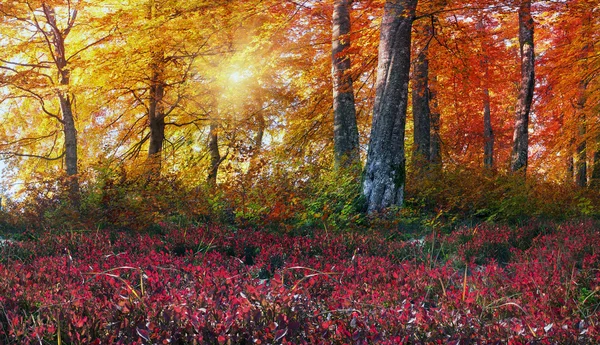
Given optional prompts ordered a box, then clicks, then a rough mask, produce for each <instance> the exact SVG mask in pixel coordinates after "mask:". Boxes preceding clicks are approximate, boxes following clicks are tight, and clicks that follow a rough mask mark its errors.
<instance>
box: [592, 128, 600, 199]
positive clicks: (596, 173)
mask: <svg viewBox="0 0 600 345" xmlns="http://www.w3.org/2000/svg"><path fill="white" fill-rule="evenodd" d="M590 187H592V188H595V189H598V188H599V187H600V135H597V136H596V148H595V150H594V162H593V163H592V176H591V178H590Z"/></svg>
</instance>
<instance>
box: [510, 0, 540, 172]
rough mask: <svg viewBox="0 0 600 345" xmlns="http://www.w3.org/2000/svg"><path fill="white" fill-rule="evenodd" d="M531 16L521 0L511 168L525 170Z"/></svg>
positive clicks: (531, 61) (531, 72)
mask: <svg viewBox="0 0 600 345" xmlns="http://www.w3.org/2000/svg"><path fill="white" fill-rule="evenodd" d="M533 26H534V24H533V17H531V1H528V0H522V2H521V4H520V6H519V44H520V51H521V85H520V89H519V97H518V100H517V110H516V114H515V129H514V135H513V150H512V156H511V170H512V171H515V172H516V171H522V172H523V173H525V172H526V170H527V154H528V150H529V132H528V130H529V111H530V109H531V102H532V100H533V89H534V86H535V72H534V66H535V56H534V50H533Z"/></svg>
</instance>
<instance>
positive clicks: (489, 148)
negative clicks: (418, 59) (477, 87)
mask: <svg viewBox="0 0 600 345" xmlns="http://www.w3.org/2000/svg"><path fill="white" fill-rule="evenodd" d="M476 29H477V31H478V33H479V36H480V38H481V40H482V42H481V52H482V56H481V59H480V63H479V66H480V67H481V69H482V71H483V78H482V80H481V91H482V95H483V166H484V167H485V168H486V169H493V167H494V131H493V128H492V111H491V104H490V103H491V102H490V90H489V88H488V80H490V75H489V60H488V56H487V50H488V44H487V42H486V41H485V40H486V33H485V24H484V21H483V18H481V19H480V20H479V21H478V22H477V25H476Z"/></svg>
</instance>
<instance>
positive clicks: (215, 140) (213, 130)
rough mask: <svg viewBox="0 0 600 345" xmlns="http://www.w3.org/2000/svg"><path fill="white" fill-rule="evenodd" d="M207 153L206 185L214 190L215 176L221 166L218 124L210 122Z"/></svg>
mask: <svg viewBox="0 0 600 345" xmlns="http://www.w3.org/2000/svg"><path fill="white" fill-rule="evenodd" d="M208 136H209V138H208V151H209V153H210V168H209V171H208V178H207V183H208V185H209V186H210V187H212V188H214V187H215V186H216V185H217V174H218V172H219V165H220V164H221V153H220V152H219V123H218V122H217V121H216V120H211V122H210V131H209V133H208Z"/></svg>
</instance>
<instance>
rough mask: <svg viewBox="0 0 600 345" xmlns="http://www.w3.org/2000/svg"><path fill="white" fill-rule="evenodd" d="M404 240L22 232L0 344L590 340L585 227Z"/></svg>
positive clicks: (596, 287) (596, 258)
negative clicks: (25, 234) (23, 233)
mask: <svg viewBox="0 0 600 345" xmlns="http://www.w3.org/2000/svg"><path fill="white" fill-rule="evenodd" d="M419 236H425V237H424V240H411V239H410V238H408V236H406V235H404V234H403V233H401V232H397V233H390V232H385V233H383V232H382V233H378V232H372V233H354V232H353V233H343V234H332V233H326V232H316V233H311V234H310V235H306V234H305V235H294V234H284V235H282V234H274V233H272V232H271V233H269V232H266V231H256V230H238V229H233V228H226V227H218V226H214V227H193V228H186V229H180V228H176V227H173V226H164V227H163V229H162V233H157V234H131V233H119V232H102V231H92V232H70V233H62V234H51V233H46V234H45V235H39V234H37V235H35V236H34V235H30V236H22V238H21V240H19V241H16V242H10V243H4V244H2V245H0V343H2V344H345V343H353V344H373V343H381V344H403V343H404V344H429V343H431V344H459V343H460V344H466V343H477V344H496V343H509V344H598V343H600V324H599V322H600V320H599V314H598V309H599V308H600V249H598V247H597V244H598V243H600V231H599V228H598V226H597V224H595V223H593V222H577V223H576V222H573V223H565V224H560V225H558V224H557V225H552V224H550V225H549V224H546V225H542V224H537V223H532V224H529V225H525V226H521V227H507V226H496V225H480V226H476V227H470V228H467V227H465V228H462V229H458V230H456V231H454V232H452V233H451V234H447V235H446V234H439V233H436V232H435V231H433V230H431V229H430V230H429V231H428V232H427V233H425V234H423V233H421V234H419ZM417 238H421V237H417Z"/></svg>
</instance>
